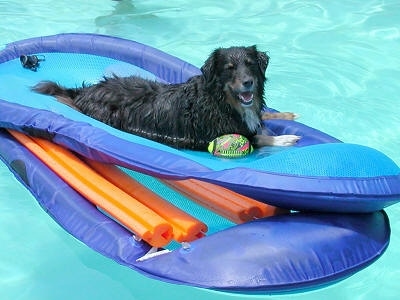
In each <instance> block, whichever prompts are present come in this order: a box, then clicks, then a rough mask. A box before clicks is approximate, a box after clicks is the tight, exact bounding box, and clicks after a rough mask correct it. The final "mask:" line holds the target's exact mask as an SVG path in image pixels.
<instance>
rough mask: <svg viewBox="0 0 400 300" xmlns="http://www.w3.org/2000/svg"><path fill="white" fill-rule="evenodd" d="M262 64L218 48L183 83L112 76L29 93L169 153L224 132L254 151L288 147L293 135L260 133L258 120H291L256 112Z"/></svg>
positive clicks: (254, 55)
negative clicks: (169, 149)
mask: <svg viewBox="0 0 400 300" xmlns="http://www.w3.org/2000/svg"><path fill="white" fill-rule="evenodd" d="M268 62H269V57H268V55H267V54H266V53H264V52H260V51H257V48H256V46H251V47H231V48H219V49H216V50H215V51H214V52H213V53H212V54H211V55H210V57H209V58H208V59H207V60H206V62H205V63H204V65H203V66H202V67H201V71H202V74H201V75H198V76H194V77H191V78H190V79H189V80H188V81H187V82H185V83H180V84H165V83H160V82H156V81H151V80H146V79H143V78H140V77H137V76H129V77H118V76H116V75H114V76H113V77H108V78H106V77H104V79H103V80H101V81H100V82H99V83H97V84H94V85H85V84H83V85H82V87H78V88H65V87H62V86H60V85H58V84H57V83H55V82H51V81H42V82H40V83H38V84H37V85H36V86H34V87H33V88H32V89H33V90H34V91H36V92H38V93H41V94H46V95H52V96H55V97H56V98H57V99H58V100H59V101H60V102H63V103H65V104H67V105H69V106H71V107H73V108H74V109H76V110H79V111H80V112H82V113H84V114H86V115H88V116H90V117H93V118H95V119H97V120H99V121H102V122H104V123H106V124H108V125H110V126H113V127H115V128H118V129H120V130H123V131H126V132H130V133H133V134H136V135H139V136H142V137H145V138H148V139H151V140H154V141H157V142H160V143H164V144H167V145H170V146H172V147H175V148H183V149H194V150H206V149H207V146H208V144H209V142H210V141H212V140H213V139H215V138H217V137H219V136H221V135H224V134H230V133H239V134H242V135H244V136H246V137H247V138H248V139H249V140H250V141H251V142H252V143H253V145H255V146H256V147H262V146H267V145H268V146H273V145H278V146H289V145H293V144H294V143H296V141H297V140H298V139H299V137H298V136H294V135H283V136H267V135H265V134H262V135H261V134H260V133H261V124H262V122H261V120H265V119H270V118H283V119H293V118H295V114H293V113H265V114H262V113H261V111H262V108H263V107H264V105H265V104H264V83H265V80H266V77H265V72H266V69H267V66H268Z"/></svg>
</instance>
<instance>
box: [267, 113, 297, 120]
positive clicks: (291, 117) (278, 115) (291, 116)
mask: <svg viewBox="0 0 400 300" xmlns="http://www.w3.org/2000/svg"><path fill="white" fill-rule="evenodd" d="M298 117H299V115H298V114H295V113H292V112H275V113H269V112H265V113H263V114H262V115H261V119H262V120H272V119H280V120H295V119H297V118H298Z"/></svg>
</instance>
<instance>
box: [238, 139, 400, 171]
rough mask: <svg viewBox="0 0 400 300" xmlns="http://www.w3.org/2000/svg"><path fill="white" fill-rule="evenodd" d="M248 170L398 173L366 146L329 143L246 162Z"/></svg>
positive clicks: (388, 159) (392, 163)
mask: <svg viewBox="0 0 400 300" xmlns="http://www.w3.org/2000/svg"><path fill="white" fill-rule="evenodd" d="M246 167H251V168H252V169H258V170H262V171H264V172H265V171H267V172H274V173H280V174H288V175H289V174H291V175H295V176H309V177H314V176H324V177H325V176H327V177H354V178H361V177H376V176H391V175H399V174H400V169H399V167H398V166H397V165H396V164H395V163H394V162H393V161H392V160H391V159H390V158H388V157H387V156H386V155H384V154H382V153H381V152H379V151H377V150H374V149H372V148H369V147H365V146H360V145H355V144H346V143H330V144H319V145H313V146H308V147H303V148H292V149H289V150H287V151H282V152H279V153H277V154H274V155H271V156H269V157H266V158H264V159H259V160H257V161H256V162H254V163H251V164H249V165H247V166H246Z"/></svg>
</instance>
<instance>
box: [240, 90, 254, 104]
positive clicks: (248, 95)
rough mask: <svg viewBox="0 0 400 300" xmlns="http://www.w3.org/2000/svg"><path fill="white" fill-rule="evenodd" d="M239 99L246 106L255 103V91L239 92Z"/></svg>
mask: <svg viewBox="0 0 400 300" xmlns="http://www.w3.org/2000/svg"><path fill="white" fill-rule="evenodd" d="M238 96H239V100H240V102H241V103H242V105H244V106H249V105H252V104H253V93H252V92H241V93H239V95H238Z"/></svg>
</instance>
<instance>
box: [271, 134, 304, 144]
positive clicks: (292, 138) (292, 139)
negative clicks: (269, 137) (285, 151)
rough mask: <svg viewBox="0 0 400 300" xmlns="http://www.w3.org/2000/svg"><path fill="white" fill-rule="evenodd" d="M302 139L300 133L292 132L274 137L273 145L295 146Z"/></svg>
mask: <svg viewBox="0 0 400 300" xmlns="http://www.w3.org/2000/svg"><path fill="white" fill-rule="evenodd" d="M300 139H301V137H300V136H298V135H291V134H287V135H278V136H274V137H273V142H272V145H273V146H284V147H287V146H293V145H294V144H296V142H297V141H298V140H300Z"/></svg>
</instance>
